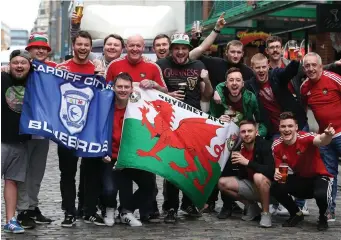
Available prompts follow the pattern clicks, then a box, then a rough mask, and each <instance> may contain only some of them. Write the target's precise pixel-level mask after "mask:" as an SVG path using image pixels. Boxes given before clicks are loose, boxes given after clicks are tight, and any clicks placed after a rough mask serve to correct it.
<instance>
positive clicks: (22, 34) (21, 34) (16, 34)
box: [11, 30, 28, 39]
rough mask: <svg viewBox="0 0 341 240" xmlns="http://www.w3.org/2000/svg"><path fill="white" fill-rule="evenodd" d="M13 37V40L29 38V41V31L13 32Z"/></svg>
mask: <svg viewBox="0 0 341 240" xmlns="http://www.w3.org/2000/svg"><path fill="white" fill-rule="evenodd" d="M11 37H12V38H13V37H14V38H27V39H28V31H26V30H11Z"/></svg>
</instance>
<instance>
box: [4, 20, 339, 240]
mask: <svg viewBox="0 0 341 240" xmlns="http://www.w3.org/2000/svg"><path fill="white" fill-rule="evenodd" d="M76 17H77V16H76V15H75V14H74V15H73V18H76ZM224 25H225V20H224V15H222V16H220V18H219V19H218V21H217V23H216V25H215V27H214V29H213V30H212V32H211V33H210V35H209V36H208V37H207V38H206V39H205V40H204V41H203V42H202V43H201V44H200V45H198V39H194V37H193V36H194V35H193V36H192V39H191V40H190V38H189V36H188V35H186V34H180V33H177V34H174V35H173V36H172V37H171V38H169V37H168V36H167V35H164V34H160V35H158V36H156V37H155V39H154V42H153V47H154V51H155V54H156V55H157V58H158V60H157V61H156V63H154V62H151V61H150V60H149V59H146V58H144V57H143V56H142V54H143V49H144V39H143V38H142V37H141V36H140V35H134V36H131V37H129V38H128V39H127V41H126V44H124V41H123V39H122V37H121V36H119V35H117V34H110V35H108V36H107V37H106V38H105V39H104V45H103V56H101V57H100V58H99V59H94V60H92V61H91V60H89V55H90V54H91V48H92V38H91V35H90V34H89V33H88V32H86V31H81V30H80V29H79V23H77V24H72V32H71V34H72V46H73V56H72V58H71V59H69V60H67V61H65V62H62V63H60V64H55V63H53V62H49V61H47V56H48V52H50V51H51V48H50V47H49V45H48V42H47V39H46V38H45V37H44V36H40V35H37V34H35V35H32V37H31V38H30V40H29V44H28V46H27V48H26V49H27V50H28V52H27V51H23V50H15V51H13V52H12V54H11V56H10V65H9V69H8V68H6V69H5V68H3V69H2V76H1V77H2V80H1V84H2V98H3V101H2V108H1V111H2V115H1V116H2V117H1V118H2V122H1V130H2V136H1V138H2V139H1V151H2V158H1V163H2V175H3V176H4V179H5V186H4V198H5V205H6V225H5V226H4V230H5V231H7V232H13V233H21V232H24V228H34V227H35V225H36V223H39V224H40V223H50V222H51V221H52V220H51V219H49V218H47V217H45V216H43V215H42V214H41V212H40V210H39V208H38V194H39V188H40V184H41V181H42V179H43V175H44V171H45V165H46V158H47V152H48V146H49V144H48V143H49V142H48V139H39V137H35V136H27V135H19V121H20V112H21V107H22V99H23V93H24V90H25V83H26V80H27V76H28V74H29V73H30V71H32V66H31V59H32V58H34V59H36V60H38V61H42V62H45V63H46V64H48V65H50V66H53V67H56V68H59V69H63V70H65V71H70V72H74V73H81V74H95V73H96V74H100V75H103V76H105V78H106V81H107V83H110V84H112V85H113V90H114V91H115V111H114V122H113V132H112V155H111V156H105V157H103V158H82V160H81V161H82V162H81V165H80V183H79V192H78V200H79V201H78V207H77V209H76V193H77V191H76V185H75V176H76V172H77V162H78V157H76V156H74V153H73V151H72V150H70V149H67V148H65V147H63V146H61V145H59V146H58V158H59V169H60V172H61V174H60V178H61V179H60V189H61V196H62V209H63V210H64V212H65V217H64V220H63V221H62V223H61V225H62V227H72V226H73V225H75V223H76V218H77V217H81V218H82V219H84V222H86V223H94V224H96V225H107V226H113V225H114V224H115V222H121V223H124V224H128V225H130V226H133V227H134V226H141V225H142V223H148V222H159V221H160V211H159V209H158V204H157V201H156V195H157V194H158V187H157V185H156V176H155V174H153V173H150V172H147V171H143V170H138V169H123V170H119V171H116V170H115V171H113V167H114V165H115V162H116V161H117V154H118V151H119V147H120V139H121V133H122V125H123V118H124V113H125V109H126V106H127V103H128V100H129V97H130V95H131V93H132V91H133V82H138V83H139V86H140V87H141V88H146V89H155V90H158V91H161V92H165V93H167V94H169V95H170V96H172V97H174V98H176V99H178V100H181V101H184V102H185V103H187V104H189V105H191V106H193V107H195V108H197V109H200V110H203V111H206V112H209V113H210V114H211V115H213V116H215V117H217V118H220V120H221V121H223V122H227V123H229V122H234V123H235V124H237V125H238V126H239V127H240V138H241V142H242V143H241V145H240V146H235V148H234V150H233V152H232V154H231V158H230V160H229V161H228V164H226V166H225V169H224V170H223V172H222V176H221V178H220V180H219V183H218V185H217V189H216V190H214V191H213V193H212V195H211V196H210V198H209V199H208V201H207V204H206V208H205V209H204V210H203V211H204V212H210V211H214V209H215V202H216V200H217V197H218V193H219V190H220V192H221V198H222V200H223V202H224V205H223V207H222V209H221V211H220V213H219V214H218V217H219V218H227V217H229V216H231V214H232V213H233V212H236V209H237V208H238V207H237V206H238V205H237V204H236V203H235V202H234V201H235V200H237V201H240V202H242V203H243V204H245V212H244V214H243V216H242V219H243V220H245V221H251V220H254V219H255V218H257V217H258V216H260V217H261V220H260V225H261V226H262V227H270V226H271V225H272V223H271V209H270V203H273V205H272V206H277V208H279V206H284V207H285V208H286V209H287V210H288V213H289V215H290V217H289V219H288V220H287V221H286V222H285V223H284V224H283V226H284V227H293V226H296V225H297V224H298V223H299V222H301V221H302V220H303V218H304V217H303V213H304V212H303V208H304V205H305V199H309V198H315V199H316V202H317V205H318V208H319V221H318V229H319V230H326V229H327V228H328V221H333V220H334V221H335V198H336V192H337V180H336V179H337V174H338V156H340V153H341V122H340V121H341V108H340V105H341V77H340V75H338V74H340V72H341V70H340V68H341V63H340V61H337V62H335V63H333V64H330V65H327V66H324V67H323V66H322V60H321V58H320V56H319V55H318V54H316V53H308V54H306V55H305V56H304V58H303V59H302V57H301V56H298V60H292V61H291V62H290V63H288V62H287V61H286V60H285V59H283V58H281V52H282V41H281V39H280V38H279V37H276V36H271V37H269V38H268V39H267V41H266V53H267V55H268V57H269V58H267V57H266V56H265V55H263V54H261V53H258V54H255V55H254V56H253V57H252V59H251V68H249V67H248V66H246V65H245V64H243V63H242V57H243V55H244V46H243V44H242V43H241V42H240V41H237V40H233V41H231V42H229V43H228V44H227V46H226V50H225V57H226V59H223V58H218V57H208V56H205V55H204V52H205V51H206V50H207V49H208V48H209V46H211V44H213V42H214V40H215V38H216V37H217V36H218V35H219V33H220V31H221V29H222V28H223V27H224ZM193 45H196V46H193ZM124 48H126V51H127V55H126V56H125V57H120V56H121V54H122V51H123V49H124ZM323 68H325V69H328V70H324V69H323ZM305 79H307V80H305ZM304 80H305V81H304ZM184 83H185V85H186V89H185V91H184V90H183V89H182V88H181V86H182V85H183V84H184ZM308 107H309V108H310V109H311V110H312V112H313V113H314V116H315V118H316V120H317V123H318V124H319V129H320V133H321V134H315V133H308V128H309V125H308V122H307V108H308ZM331 112H333V114H330V113H331ZM38 161H39V162H38ZM281 163H286V164H287V165H288V167H289V177H288V178H287V179H286V182H285V183H282V182H283V181H279V180H281V178H282V175H281V173H280V172H279V166H280V164H281ZM133 182H135V183H136V184H137V185H138V190H136V191H135V192H134V191H133ZM99 186H101V187H99ZM117 195H119V200H120V201H119V207H118V203H117ZM163 195H164V202H163V204H162V210H163V211H164V214H165V217H164V221H165V222H166V223H174V222H176V221H177V212H178V209H179V206H180V201H179V189H178V188H177V187H176V186H174V185H173V184H172V183H170V182H168V181H166V180H165V181H164V183H163ZM293 197H296V199H295V200H294V199H293ZM272 198H273V199H272ZM258 203H260V204H261V208H260V207H259V205H258ZM98 207H100V209H101V210H102V212H101V214H98V213H97V212H98ZM136 209H139V213H140V218H139V219H137V218H136V217H135V215H134V211H135V210H136ZM180 209H181V210H183V211H184V212H186V213H187V214H189V215H191V216H195V217H200V216H201V214H202V213H201V211H199V209H197V208H196V207H195V206H194V204H193V203H192V201H191V200H190V199H189V198H188V197H187V196H186V195H185V194H183V198H182V204H181V206H180ZM16 210H18V213H19V214H18V216H17V218H15V211H16ZM117 211H118V215H117V216H116V212H117Z"/></svg>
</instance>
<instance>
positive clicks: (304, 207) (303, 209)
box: [299, 201, 310, 216]
mask: <svg viewBox="0 0 341 240" xmlns="http://www.w3.org/2000/svg"><path fill="white" fill-rule="evenodd" d="M299 209H300V210H301V212H302V213H303V215H304V216H309V214H310V212H309V209H308V206H307V201H305V204H304V206H303V207H302V208H300V207H299Z"/></svg>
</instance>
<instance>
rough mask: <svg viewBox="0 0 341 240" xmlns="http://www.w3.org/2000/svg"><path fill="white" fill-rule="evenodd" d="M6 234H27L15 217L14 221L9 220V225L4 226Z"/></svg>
mask: <svg viewBox="0 0 341 240" xmlns="http://www.w3.org/2000/svg"><path fill="white" fill-rule="evenodd" d="M4 232H7V233H23V232H25V229H24V228H22V227H21V226H20V223H19V222H18V221H17V220H16V219H15V217H12V219H11V220H9V221H8V223H7V224H6V225H5V226H4Z"/></svg>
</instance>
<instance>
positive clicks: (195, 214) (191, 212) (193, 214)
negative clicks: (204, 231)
mask: <svg viewBox="0 0 341 240" xmlns="http://www.w3.org/2000/svg"><path fill="white" fill-rule="evenodd" d="M181 210H182V211H184V212H185V213H187V214H188V215H189V216H191V217H201V213H200V212H199V211H198V209H197V208H196V207H195V206H193V205H189V206H188V207H184V206H181Z"/></svg>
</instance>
